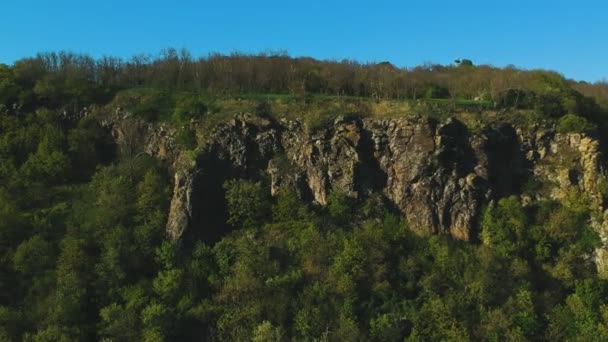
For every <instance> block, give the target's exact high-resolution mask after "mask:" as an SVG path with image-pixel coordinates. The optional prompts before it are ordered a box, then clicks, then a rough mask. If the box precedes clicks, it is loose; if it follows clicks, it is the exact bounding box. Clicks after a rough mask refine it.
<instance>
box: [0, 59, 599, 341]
mask: <svg viewBox="0 0 608 342" xmlns="http://www.w3.org/2000/svg"><path fill="white" fill-rule="evenodd" d="M244 113H245V114H244ZM243 116H245V117H247V119H246V120H244V119H242V117H243ZM607 119H608V85H607V84H606V83H596V84H590V83H585V82H576V81H572V80H566V79H564V78H563V77H562V76H561V75H559V74H557V73H554V72H549V71H539V70H535V71H534V70H533V71H527V70H519V69H517V68H514V67H508V68H496V67H492V66H476V65H474V64H473V62H472V61H469V60H459V61H456V62H455V63H454V64H453V65H449V66H442V65H426V66H421V67H416V68H411V69H407V68H398V67H396V66H394V65H392V64H390V63H388V62H384V63H377V64H360V63H357V62H354V61H317V60H313V59H309V58H291V57H288V56H287V55H285V54H268V55H240V54H233V55H230V56H224V55H211V56H209V57H205V58H200V59H197V58H193V57H192V56H191V55H189V54H188V53H187V52H186V51H180V52H177V51H175V50H171V49H169V50H167V51H164V52H163V53H162V54H161V55H160V56H159V57H154V58H153V57H149V56H137V57H134V58H132V59H130V60H120V59H117V58H101V59H93V58H90V57H87V56H84V55H75V54H70V53H58V54H56V53H49V54H41V55H38V56H36V57H33V58H28V59H23V60H20V61H17V62H16V63H15V64H14V65H11V66H7V65H0V341H5V340H6V341H21V340H24V341H90V340H103V341H139V340H142V341H198V340H209V341H244V340H254V341H286V340H306V341H308V340H310V341H312V340H321V341H358V340H372V341H403V340H407V341H419V340H420V341H435V340H449V341H467V340H471V341H503V340H508V341H524V340H547V341H560V340H577V341H596V340H606V339H608V300H607V299H606V298H608V282H607V280H606V279H607V277H606V275H607V274H605V272H602V265H601V260H602V259H601V255H602V254H601V253H602V252H601V251H605V248H604V247H605V246H604V244H605V242H604V240H605V236H604V235H603V234H604V231H603V229H604V228H603V227H604V226H603V225H604V224H605V222H606V221H605V219H604V212H603V211H604V205H605V203H606V199H607V198H608V181H606V179H605V175H604V174H603V170H604V160H603V159H602V152H603V151H604V150H605V141H604V140H603V138H602V137H603V136H605V135H604V134H605V132H607V131H606V129H607V128H608V126H607V125H606V124H607V123H608V120H607ZM365 120H367V121H365ZM395 127H397V128H395ZM400 127H401V128H402V131H399V130H398V129H400ZM389 130H393V131H394V132H395V133H394V135H392V136H389V135H388V133H387V136H386V137H385V136H384V135H382V134H384V133H385V131H386V132H388V131H389ZM148 132H154V134H155V135H153V138H155V139H156V138H158V139H165V140H167V141H169V142H170V144H169V143H167V144H165V143H162V144H161V143H157V142H156V141H155V140H151V139H150V135H146V134H148ZM158 132H160V133H158ZM402 132H406V133H407V134H406V133H402ZM408 134H409V135H408ZM318 136H319V137H318ZM159 137H160V138H159ZM404 137H405V138H407V139H405V138H404ZM412 137H413V138H412ZM296 139H302V140H301V141H300V140H296ZM306 139H308V140H306ZM391 139H392V140H391ZM483 139H485V140H483ZM385 140H386V141H385ZM404 140H407V143H405V142H403V141H404ZM482 140H483V144H485V145H483V144H482V143H481V142H480V141H482ZM528 140H529V141H528ZM530 141H533V143H531V142H530ZM319 142H320V143H319ZM541 142H542V144H545V145H546V146H545V145H542V144H541ZM581 142H584V144H583V143H581ZM315 144H316V145H315ZM323 144H324V145H327V146H325V147H323V146H321V147H314V148H313V146H317V145H323ZM408 144H409V145H408ZM165 145H167V146H171V149H165ZM482 145H483V146H482ZM541 145H542V146H541ZM579 145H580V146H583V145H584V148H583V147H580V148H579ZM150 146H152V147H150ZM251 146H254V147H255V148H252V147H251ZM404 146H407V148H406V147H404ZM479 146H481V147H479ZM505 146H508V147H509V148H511V147H512V149H506V148H504V147H505ZM309 147H310V148H309ZM401 147H403V149H402V150H400V148H401ZM299 148H301V149H299ZM426 150H428V153H427V151H426ZM151 151H153V152H151ZM294 151H296V152H294ZM299 151H302V153H301V154H299ZM387 151H388V152H387ZM421 151H422V152H421ZM479 151H481V152H479ZM423 152H424V153H423ZM528 152H529V153H528ZM399 153H401V155H402V156H403V158H404V159H403V161H404V162H403V163H402V164H399V163H398V162H397V161H396V160H397V159H398V158H399V156H400V155H399ZM266 154H268V156H266ZM528 154H529V156H528ZM412 155H416V156H417V155H420V157H419V158H418V157H416V158H414V159H408V158H410V156H412ZM327 156H329V157H327ZM322 158H325V159H323V160H322V162H323V163H324V164H323V163H321V162H320V161H319V160H321V159H322ZM484 158H486V159H489V161H488V160H485V159H484ZM510 158H511V159H510ZM473 159H475V160H473ZM501 159H504V161H501ZM513 161H517V163H518V164H516V163H515V162H513ZM423 162H424V165H419V164H423ZM298 163H299V164H298ZM332 163H333V164H332ZM393 163H394V164H395V165H393ZM403 164H411V165H407V166H408V167H410V168H412V169H415V171H416V172H418V173H417V174H415V175H414V176H412V177H411V179H409V178H408V179H402V178H400V177H401V176H402V174H400V173H399V172H402V171H403V170H401V169H404V168H405V167H403V168H400V167H401V166H402V165H403ZM184 165H186V166H184ZM476 165H482V166H483V167H484V168H485V169H484V170H482V171H479V168H475V167H476ZM184 170H185V171H184ZM319 170H321V171H322V172H321V171H319ZM522 170H523V171H522ZM300 171H302V172H304V173H299V172H300ZM520 171H521V174H520V173H517V172H520ZM315 172H317V173H315ZM391 172H392V173H391ZM407 172H408V175H409V173H414V171H411V170H410V169H408V170H407ZM475 172H476V174H475ZM351 173H352V174H351ZM182 174H187V175H190V176H191V178H184V177H182V178H180V177H178V176H179V175H182ZM317 175H318V176H317ZM315 177H318V178H315ZM391 177H393V178H394V179H397V181H393V180H392V178H391ZM505 177H511V178H505ZM184 179H185V180H186V181H184ZM277 179H279V180H281V181H280V182H279V181H277ZM387 179H388V180H387ZM421 179H422V180H423V181H427V180H428V182H426V183H424V182H422V181H421ZM507 179H508V180H507ZM205 180H207V181H205ZM220 180H221V182H220ZM180 181H183V184H181V183H180ZM190 181H193V182H199V183H201V184H202V185H200V187H199V188H197V186H193V190H192V189H190V188H188V186H189V185H188V184H189V183H188V182H190ZM377 182H379V183H381V184H380V185H378V184H376V183H377ZM391 182H392V183H391ZM412 184H415V186H414V185H412ZM420 184H422V185H424V186H425V187H426V188H424V191H427V192H428V194H429V196H428V198H427V197H424V198H422V197H417V195H416V194H418V192H416V191H421V190H419V189H420V188H421V187H422V185H420ZM195 185H196V184H195ZM416 186H417V187H418V188H416ZM439 188H441V189H439ZM183 189H186V190H188V191H189V192H188V191H186V192H184V193H182V194H180V193H178V191H182V190H183ZM210 189H211V190H213V191H210ZM270 189H272V191H271V190H270ZM387 189H388V190H387ZM454 189H456V190H454ZM184 191H185V190H184ZM427 192H425V193H424V194H427ZM436 193H440V194H441V195H444V197H441V196H439V195H437V194H436ZM217 194H219V195H217ZM411 194H414V195H411ZM445 194H449V196H450V197H449V198H448V196H447V195H445ZM433 196H435V197H433ZM467 196H468V197H467ZM198 197H200V198H203V199H204V200H199V201H198V202H196V201H195V200H196V199H197V198H198ZM465 197H466V198H465ZM176 198H177V199H181V198H187V200H188V201H190V200H192V201H193V202H195V203H194V204H190V203H185V204H184V203H182V202H179V201H177V200H176ZM436 198H438V199H437V200H436V202H440V200H443V199H444V198H448V199H449V201H447V202H449V203H448V204H445V205H444V204H441V205H443V206H441V207H438V206H436V204H435V203H430V202H433V201H434V199H436ZM418 200H420V201H421V202H425V203H417V202H416V201H418ZM427 202H428V203H427ZM456 204H458V205H460V204H462V207H458V210H459V211H457V210H456V209H455V208H457V206H456ZM428 206H431V207H432V210H430V211H429V213H430V214H428V215H426V213H424V215H423V214H422V213H420V212H418V209H419V208H422V209H420V211H422V210H426V208H427V207H428ZM175 207H177V208H178V209H180V210H181V209H183V211H185V212H186V214H187V215H186V214H184V215H186V216H187V217H186V218H184V219H182V218H180V217H178V216H179V215H178V214H180V212H179V211H176V210H175ZM182 207H183V208H182ZM467 210H468V211H467ZM438 211H439V213H438ZM176 213H177V214H176ZM470 213H472V214H470ZM418 214H419V215H420V216H424V217H422V218H420V217H418V216H417V215H418ZM170 215H171V216H172V218H173V219H175V220H176V221H179V220H180V219H182V220H183V221H187V222H186V223H187V224H185V225H184V228H185V229H186V228H187V230H186V231H184V232H181V231H180V232H179V234H175V235H172V232H171V231H170V230H169V225H168V221H171V219H170ZM425 215H426V216H428V217H430V219H429V222H433V223H436V227H428V229H427V230H425V229H423V228H424V227H420V225H421V223H420V222H426V221H425V219H426V216H425ZM176 217H177V218H176ZM462 217H466V220H464V219H463V220H461V218H462ZM195 218H196V219H195ZM457 219H458V220H460V221H458V220H457ZM462 222H466V223H467V225H468V226H467V227H462V226H457V228H458V229H461V230H462V229H464V230H466V232H465V233H466V234H465V233H463V232H462V231H460V230H455V229H456V228H453V227H455V226H456V225H457V224H460V223H462ZM186 226H187V227H186ZM182 233H183V234H182ZM598 255H600V257H598Z"/></svg>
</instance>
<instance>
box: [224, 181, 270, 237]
mask: <svg viewBox="0 0 608 342" xmlns="http://www.w3.org/2000/svg"><path fill="white" fill-rule="evenodd" d="M224 189H225V190H226V203H227V205H228V215H229V217H228V223H230V224H231V225H233V226H236V227H243V228H255V227H256V226H260V225H262V224H263V222H264V220H265V219H266V218H267V217H268V216H269V215H270V201H269V198H268V197H269V194H268V193H267V191H266V190H265V189H264V188H263V187H262V185H261V183H259V182H258V183H252V182H248V181H245V180H230V181H227V182H226V183H224Z"/></svg>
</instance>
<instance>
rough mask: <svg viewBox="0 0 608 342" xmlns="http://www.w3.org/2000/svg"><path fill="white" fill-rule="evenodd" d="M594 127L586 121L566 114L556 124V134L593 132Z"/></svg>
mask: <svg viewBox="0 0 608 342" xmlns="http://www.w3.org/2000/svg"><path fill="white" fill-rule="evenodd" d="M595 128H596V126H595V125H594V124H593V123H591V122H589V121H587V119H585V118H583V117H581V116H578V115H574V114H566V115H564V116H562V117H561V118H560V119H559V122H558V123H557V132H558V133H585V132H589V131H591V130H594V129H595Z"/></svg>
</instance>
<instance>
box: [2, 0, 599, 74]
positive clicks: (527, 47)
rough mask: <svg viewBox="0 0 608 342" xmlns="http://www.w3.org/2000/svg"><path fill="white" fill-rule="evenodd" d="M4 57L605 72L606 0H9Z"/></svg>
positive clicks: (4, 12)
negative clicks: (459, 63)
mask: <svg viewBox="0 0 608 342" xmlns="http://www.w3.org/2000/svg"><path fill="white" fill-rule="evenodd" d="M0 8H1V13H2V15H1V19H0V62H2V63H9V64H10V63H12V62H14V61H15V60H17V59H19V58H22V57H26V56H32V55H34V54H35V53H36V52H40V51H58V50H69V51H73V52H84V53H89V54H91V55H93V56H95V57H99V56H102V55H113V56H119V57H130V56H132V55H134V54H139V53H157V52H159V51H160V50H161V49H162V48H166V47H176V48H182V47H185V48H188V49H189V50H190V51H191V52H192V53H193V54H194V55H195V56H200V55H206V54H207V53H209V52H222V53H229V52H232V51H236V50H238V51H241V52H261V51H265V50H286V51H288V52H289V53H290V54H291V55H293V56H312V57H315V58H321V59H326V58H331V59H334V58H335V59H342V58H349V59H356V60H359V61H362V62H366V61H377V62H378V61H385V60H388V61H391V62H393V63H394V64H396V65H398V66H415V65H419V64H421V63H424V62H435V63H442V64H446V63H451V62H452V61H453V60H454V59H455V58H459V57H461V58H469V59H472V60H473V61H474V62H475V63H477V64H493V65H497V66H504V65H508V64H514V65H516V66H519V67H523V68H543V69H551V70H556V71H559V72H561V73H563V74H564V75H565V76H566V77H569V78H574V79H578V80H586V81H597V80H601V79H605V78H608V1H607V0H603V1H601V0H593V1H589V0H578V1H562V0H554V1H549V0H527V1H522V0H515V1H510V0H501V1H490V0H486V1H481V0H476V1H470V0H452V1H444V0H441V1H440V0H435V1H432V0H427V1H424V0H415V1H410V0H402V1H383V0H377V1H371V0H370V1H355V0H351V1H330V0H324V1H319V0H300V1H294V0H282V1H274V0H273V1H264V0H258V1H256V0H249V1H244V0H223V1H202V0H199V1H194V0H173V1H169V0H165V1H157V0H148V1H141V0H121V1H117V0H79V1H76V0H55V1H50V0H4V1H2V4H1V6H0Z"/></svg>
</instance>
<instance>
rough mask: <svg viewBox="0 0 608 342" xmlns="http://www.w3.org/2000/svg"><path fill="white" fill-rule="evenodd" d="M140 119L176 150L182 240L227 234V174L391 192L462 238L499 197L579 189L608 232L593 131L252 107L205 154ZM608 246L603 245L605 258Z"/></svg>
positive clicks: (310, 192) (323, 191) (559, 194)
mask: <svg viewBox="0 0 608 342" xmlns="http://www.w3.org/2000/svg"><path fill="white" fill-rule="evenodd" d="M116 127H118V129H115V131H116V133H115V135H116V136H117V137H120V135H121V134H120V132H121V129H120V125H117V126H116ZM138 127H139V128H137V129H138V130H139V132H142V134H141V136H144V137H145V139H144V142H143V144H142V146H143V150H144V152H146V153H148V154H151V155H153V156H156V157H158V158H159V159H161V160H165V161H166V162H167V165H168V167H169V169H170V170H171V172H172V173H173V174H174V190H173V198H172V202H171V209H170V213H169V219H168V222H167V234H168V236H169V237H170V238H171V239H179V238H180V237H181V236H182V235H183V234H184V233H185V232H187V231H189V230H191V231H192V230H193V231H207V235H208V234H211V235H213V234H220V232H210V231H209V230H212V229H214V227H216V225H217V223H219V222H220V221H221V220H222V219H223V218H222V217H221V215H219V213H221V212H222V211H223V200H222V197H221V196H222V195H223V190H222V184H223V182H224V181H225V180H226V179H229V178H235V177H238V178H247V179H252V180H260V179H265V180H267V184H268V187H269V191H270V192H271V193H272V194H273V195H274V194H276V193H277V192H278V191H279V189H280V188H281V187H285V188H288V189H290V190H292V191H296V192H298V194H299V195H300V196H301V197H303V198H305V199H309V200H310V201H311V202H314V203H316V204H317V205H320V206H323V205H325V204H326V203H327V199H328V194H329V193H330V192H332V191H340V192H343V193H345V194H347V195H349V196H352V197H360V198H365V197H367V196H370V195H372V194H381V195H383V196H384V197H385V198H386V199H387V200H388V201H389V202H390V203H392V204H393V205H394V207H395V208H397V209H398V210H399V211H400V212H401V213H402V214H403V215H404V217H405V218H406V220H407V222H408V224H409V226H410V228H411V229H413V230H414V231H416V232H418V233H419V234H423V235H424V234H445V235H450V236H451V237H453V238H455V239H459V240H475V239H476V238H477V233H478V232H477V221H478V220H477V218H478V216H479V214H480V212H481V209H482V207H483V206H484V205H486V204H488V203H490V201H492V200H496V199H499V198H502V197H505V196H509V195H516V196H519V197H520V198H521V200H522V201H523V203H531V202H533V201H537V200H540V199H543V198H551V199H554V200H558V201H560V200H563V199H564V197H565V196H566V194H567V193H568V191H569V190H570V189H572V188H577V189H580V190H582V191H584V192H585V193H586V194H588V195H589V197H590V198H591V199H592V202H593V205H594V206H595V207H596V208H597V213H598V215H596V216H597V218H596V219H595V220H594V222H593V224H594V225H595V227H596V229H597V230H598V231H599V232H600V235H601V236H602V238H604V239H605V238H606V236H605V234H604V231H606V230H608V229H606V226H608V223H604V222H608V220H604V219H603V218H602V217H603V216H602V213H603V211H604V203H603V193H602V186H603V184H602V182H603V175H604V168H603V163H604V161H603V158H602V155H601V152H600V148H599V141H598V139H597V138H596V137H594V136H592V135H584V134H558V133H556V132H555V131H554V130H552V129H549V128H541V127H527V128H525V129H523V128H517V127H514V126H512V125H509V124H494V125H488V126H487V127H485V128H483V129H478V130H476V131H474V132H472V131H470V130H469V129H467V127H466V126H465V125H464V124H463V123H461V122H459V121H458V120H456V119H449V120H446V121H444V122H438V121H436V120H433V119H430V118H425V117H400V118H391V119H373V118H363V119H361V118H344V117H340V118H338V119H336V120H335V121H333V122H332V123H331V124H328V125H326V126H325V127H323V128H319V129H316V130H308V129H307V128H306V126H305V125H304V124H303V123H301V122H299V121H287V120H283V121H274V120H270V119H266V118H260V117H256V116H251V115H244V114H243V115H239V116H237V117H235V118H234V119H232V120H230V121H229V122H227V123H224V124H221V125H219V126H217V127H216V128H215V129H214V130H213V131H212V132H210V134H209V135H208V136H209V138H208V139H207V142H206V145H205V146H204V147H203V148H199V153H198V154H197V155H196V156H195V157H192V156H190V157H186V156H185V155H184V153H183V152H180V150H179V148H178V147H176V144H175V131H174V130H172V129H171V128H168V127H166V126H154V125H139V126H138ZM122 130H123V131H124V128H123V129H122ZM530 188H534V191H529V189H530ZM214 220H216V221H217V222H214ZM606 254H607V253H605V251H604V250H603V249H601V250H599V251H598V255H597V257H598V260H597V261H598V266H600V267H601V268H605V267H606V266H605V263H604V262H603V260H604V259H607V258H608V256H606Z"/></svg>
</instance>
